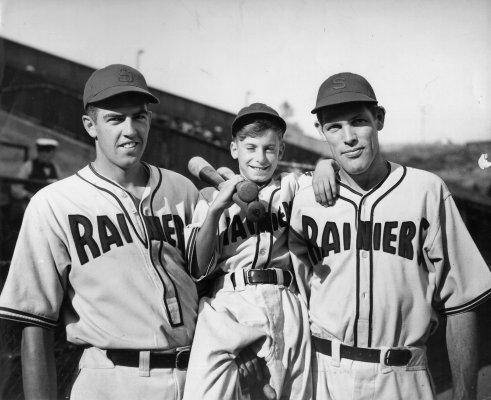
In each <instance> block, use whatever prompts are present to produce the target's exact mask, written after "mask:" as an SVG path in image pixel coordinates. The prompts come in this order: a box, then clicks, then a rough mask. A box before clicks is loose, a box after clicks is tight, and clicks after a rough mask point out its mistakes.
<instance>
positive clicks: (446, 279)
mask: <svg viewBox="0 0 491 400" xmlns="http://www.w3.org/2000/svg"><path fill="white" fill-rule="evenodd" d="M439 214H440V215H439V220H440V226H439V229H438V230H437V233H436V235H435V237H434V239H433V240H432V242H431V243H430V245H429V247H428V248H427V257H428V259H429V261H430V262H431V263H433V265H434V267H435V272H436V277H437V281H436V284H437V290H436V292H435V295H434V305H435V307H436V309H438V310H440V312H442V313H443V314H445V315H451V314H458V313H462V312H466V311H469V310H471V309H473V308H475V307H477V306H478V305H479V304H481V303H483V302H484V301H485V300H486V299H487V298H488V297H489V296H490V295H491V272H490V270H489V267H488V266H487V264H486V262H485V261H484V259H483V257H482V256H481V254H480V253H479V250H478V249H477V247H476V245H475V243H474V241H473V240H472V238H471V236H470V234H469V232H468V231H467V228H466V227H465V225H464V222H463V221H462V218H461V216H460V214H459V212H458V210H457V206H456V205H455V202H454V200H453V198H452V196H450V195H447V197H445V198H444V200H442V204H441V206H440V213H439Z"/></svg>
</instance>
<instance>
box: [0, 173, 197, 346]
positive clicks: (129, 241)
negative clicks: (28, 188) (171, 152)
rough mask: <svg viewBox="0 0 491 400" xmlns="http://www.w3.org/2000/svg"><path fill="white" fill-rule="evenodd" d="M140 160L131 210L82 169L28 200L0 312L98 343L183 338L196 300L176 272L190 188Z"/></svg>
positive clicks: (170, 342)
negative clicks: (140, 184) (143, 178)
mask: <svg viewBox="0 0 491 400" xmlns="http://www.w3.org/2000/svg"><path fill="white" fill-rule="evenodd" d="M145 166H146V169H147V170H148V173H149V181H148V185H147V187H146V189H145V191H144V194H143V196H142V200H141V202H140V205H139V207H138V209H137V208H136V207H135V204H134V202H133V200H132V198H131V195H130V194H129V193H127V192H126V191H125V190H124V189H123V188H122V187H120V186H119V185H118V184H116V183H114V182H113V181H111V180H108V179H107V178H105V177H104V176H102V175H100V174H99V173H97V172H96V171H95V170H94V169H93V168H92V166H87V167H85V168H83V169H82V170H80V171H79V172H78V173H76V174H75V175H72V176H70V177H68V178H66V179H64V180H62V181H59V182H56V183H54V184H52V185H49V186H48V187H46V188H44V189H42V190H41V191H39V192H38V193H37V194H36V195H35V196H34V197H33V199H32V200H31V202H30V204H29V206H28V208H27V210H26V213H25V216H24V221H23V224H22V228H21V231H20V234H19V238H18V241H17V245H16V248H15V252H14V255H13V258H12V263H11V266H10V271H9V275H8V278H7V281H6V283H5V286H4V289H3V291H2V294H1V297H0V317H2V318H6V319H10V320H14V321H20V322H25V323H28V324H34V325H39V326H42V327H45V328H54V327H55V326H56V325H57V324H58V323H60V322H63V323H64V324H65V325H66V332H67V339H68V340H69V341H70V342H73V343H76V344H81V345H87V344H90V345H92V346H95V347H98V348H102V349H109V348H115V349H148V350H150V349H172V348H175V347H178V346H186V345H189V344H190V343H191V339H192V337H193V333H194V327H195V319H196V314H197V304H198V299H197V293H196V289H195V284H194V282H193V280H192V279H191V277H190V276H189V275H188V273H187V272H186V268H185V258H184V254H185V226H186V225H187V224H189V223H190V222H191V215H192V211H193V208H194V206H195V204H196V201H197V198H198V191H197V190H196V188H195V187H194V186H193V184H192V183H191V182H190V181H189V180H188V179H187V178H185V177H183V176H181V175H179V174H177V173H175V172H172V171H168V170H164V169H159V168H156V167H154V166H151V165H147V164H145ZM64 299H65V301H66V300H68V303H69V306H67V307H62V301H63V300H64Z"/></svg>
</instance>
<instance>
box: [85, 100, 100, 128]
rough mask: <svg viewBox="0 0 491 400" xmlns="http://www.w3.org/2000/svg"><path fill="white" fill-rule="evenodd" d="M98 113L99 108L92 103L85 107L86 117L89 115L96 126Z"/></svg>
mask: <svg viewBox="0 0 491 400" xmlns="http://www.w3.org/2000/svg"><path fill="white" fill-rule="evenodd" d="M97 112H98V111H97V107H96V106H94V105H93V104H91V103H89V104H87V106H86V107H85V115H88V116H89V117H90V118H91V119H92V121H94V124H95V123H97Z"/></svg>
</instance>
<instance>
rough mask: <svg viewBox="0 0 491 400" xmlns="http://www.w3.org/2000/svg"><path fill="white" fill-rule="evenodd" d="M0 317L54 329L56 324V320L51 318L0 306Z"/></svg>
mask: <svg viewBox="0 0 491 400" xmlns="http://www.w3.org/2000/svg"><path fill="white" fill-rule="evenodd" d="M0 318H3V319H8V320H11V321H15V322H21V323H24V324H31V325H37V326H41V327H43V328H49V329H54V328H56V326H57V325H58V322H57V321H55V320H53V319H50V318H46V317H41V316H39V315H35V314H30V313H27V312H24V311H20V310H14V309H12V308H7V307H0Z"/></svg>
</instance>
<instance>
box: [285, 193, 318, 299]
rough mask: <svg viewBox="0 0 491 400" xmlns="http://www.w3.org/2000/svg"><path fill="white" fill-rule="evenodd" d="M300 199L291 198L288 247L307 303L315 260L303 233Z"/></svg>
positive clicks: (301, 293)
mask: <svg viewBox="0 0 491 400" xmlns="http://www.w3.org/2000/svg"><path fill="white" fill-rule="evenodd" d="M301 200H302V199H301V198H300V197H298V198H297V197H296V198H295V199H294V200H293V207H292V213H291V217H290V229H289V231H288V249H289V251H290V257H291V260H292V266H293V270H294V272H295V277H296V279H297V284H298V289H299V292H300V295H301V296H302V297H303V298H304V300H305V301H306V302H307V304H308V302H309V298H310V280H311V278H312V273H313V266H314V263H315V261H316V260H313V259H312V254H311V251H310V247H309V246H308V243H307V241H306V239H305V237H304V235H303V228H302V201H301Z"/></svg>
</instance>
